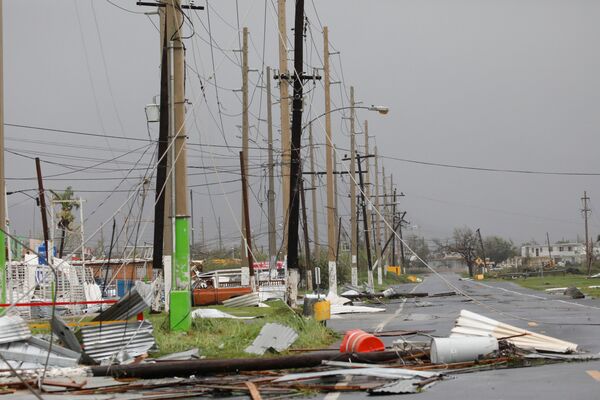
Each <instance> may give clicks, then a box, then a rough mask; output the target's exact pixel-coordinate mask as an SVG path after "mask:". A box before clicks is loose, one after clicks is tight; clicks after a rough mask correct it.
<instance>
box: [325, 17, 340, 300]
mask: <svg viewBox="0 0 600 400" xmlns="http://www.w3.org/2000/svg"><path fill="white" fill-rule="evenodd" d="M323 60H324V62H323V79H324V82H323V85H324V87H325V163H326V168H327V261H328V262H327V264H328V271H329V292H330V293H333V294H337V246H336V234H335V229H336V220H337V219H336V216H335V214H336V204H335V199H336V197H337V196H335V180H334V175H333V170H334V168H333V163H334V154H333V141H332V138H331V78H330V75H329V29H328V28H327V27H326V26H324V27H323ZM334 196H335V197H334Z"/></svg>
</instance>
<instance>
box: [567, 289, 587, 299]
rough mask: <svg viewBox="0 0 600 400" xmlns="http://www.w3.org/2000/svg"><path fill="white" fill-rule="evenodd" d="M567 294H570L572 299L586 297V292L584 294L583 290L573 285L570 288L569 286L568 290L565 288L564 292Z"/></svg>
mask: <svg viewBox="0 0 600 400" xmlns="http://www.w3.org/2000/svg"><path fill="white" fill-rule="evenodd" d="M564 294H565V296H569V297H571V298H572V299H584V298H585V294H583V292H582V291H581V290H579V289H577V288H576V287H575V286H571V287H570V288H567V290H565V292H564Z"/></svg>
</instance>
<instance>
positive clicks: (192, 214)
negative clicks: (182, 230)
mask: <svg viewBox="0 0 600 400" xmlns="http://www.w3.org/2000/svg"><path fill="white" fill-rule="evenodd" d="M190 230H191V231H192V242H191V243H190V248H191V249H190V256H191V258H192V259H193V258H194V255H193V248H194V245H195V244H196V240H195V233H196V230H195V229H194V194H193V193H192V189H190Z"/></svg>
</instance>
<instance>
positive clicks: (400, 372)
mask: <svg viewBox="0 0 600 400" xmlns="http://www.w3.org/2000/svg"><path fill="white" fill-rule="evenodd" d="M334 375H344V376H346V375H362V376H373V377H377V378H384V379H413V378H416V377H420V378H425V379H427V378H432V377H434V376H440V375H441V374H440V373H439V372H431V371H414V370H410V369H403V368H348V369H336V370H331V371H318V372H303V373H298V374H288V375H284V376H282V377H280V378H277V379H275V380H274V381H273V382H288V381H296V380H302V379H313V378H322V377H325V376H334Z"/></svg>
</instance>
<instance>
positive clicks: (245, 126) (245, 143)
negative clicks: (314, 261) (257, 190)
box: [240, 27, 253, 284]
mask: <svg viewBox="0 0 600 400" xmlns="http://www.w3.org/2000/svg"><path fill="white" fill-rule="evenodd" d="M249 130H250V126H249V122H248V28H247V27H244V28H243V30H242V151H243V152H244V155H243V157H242V156H241V155H240V160H242V161H243V163H244V164H243V165H242V174H246V173H247V172H248V155H249V139H248V138H249ZM242 184H247V180H244V181H243V182H242ZM243 190H248V188H247V187H244V188H243ZM245 210H246V207H245V205H242V232H241V233H242V246H241V252H240V253H241V254H240V258H241V259H242V268H245V267H246V265H249V264H248V257H249V253H250V252H249V251H248V250H250V249H249V248H248V240H249V239H250V238H249V237H248V236H247V235H246V214H245ZM244 236H245V237H244ZM252 269H253V268H252V267H250V270H252ZM249 274H250V275H252V271H250V272H249ZM242 276H244V274H242ZM242 284H244V282H242Z"/></svg>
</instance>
